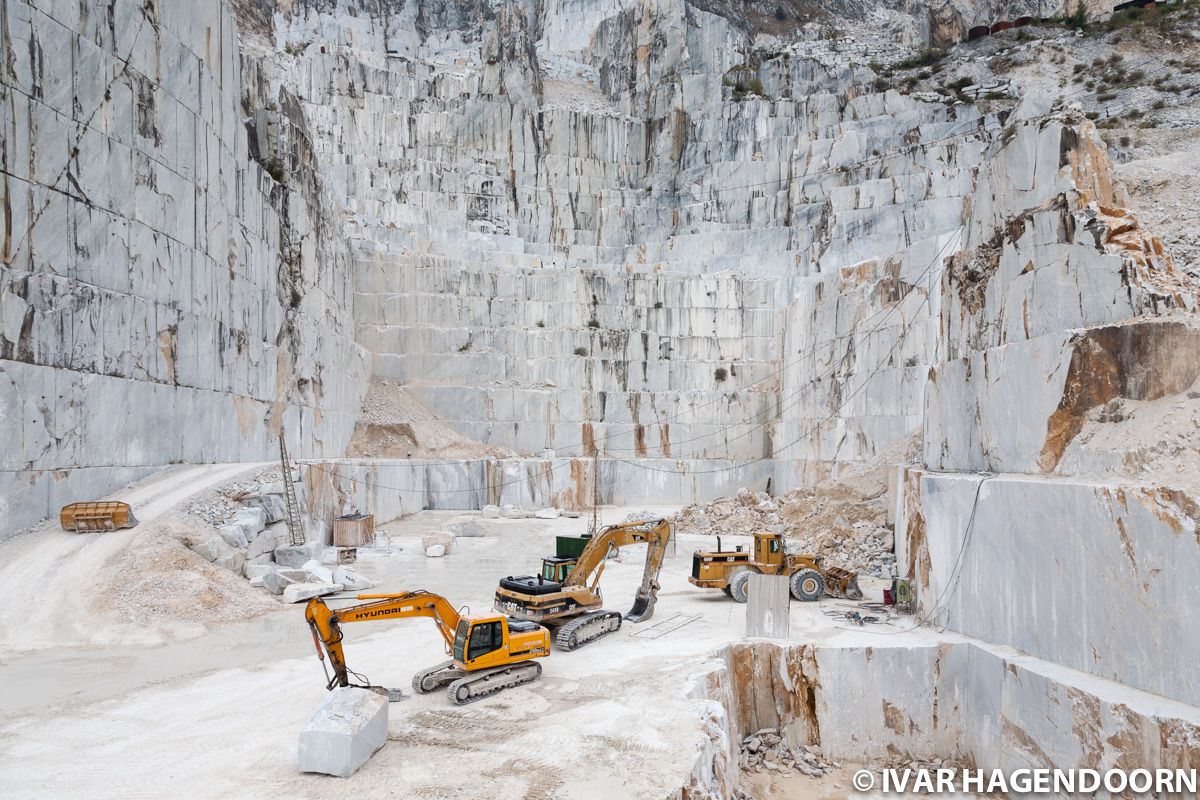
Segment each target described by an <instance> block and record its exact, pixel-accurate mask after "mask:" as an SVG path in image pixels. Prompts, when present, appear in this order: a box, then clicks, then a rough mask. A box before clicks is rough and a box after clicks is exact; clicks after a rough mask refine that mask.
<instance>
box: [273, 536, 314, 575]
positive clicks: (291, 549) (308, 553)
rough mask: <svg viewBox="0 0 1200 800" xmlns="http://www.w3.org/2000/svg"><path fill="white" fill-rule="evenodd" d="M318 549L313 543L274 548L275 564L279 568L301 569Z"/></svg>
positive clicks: (282, 545)
mask: <svg viewBox="0 0 1200 800" xmlns="http://www.w3.org/2000/svg"><path fill="white" fill-rule="evenodd" d="M318 549H319V548H318V546H317V545H316V543H315V542H308V543H307V544H300V545H293V544H281V545H279V546H277V547H276V548H275V563H277V564H279V566H281V567H293V568H297V569H298V568H302V567H303V566H304V565H305V564H306V563H307V562H309V561H311V560H312V558H313V555H314V554H316V552H317V551H318Z"/></svg>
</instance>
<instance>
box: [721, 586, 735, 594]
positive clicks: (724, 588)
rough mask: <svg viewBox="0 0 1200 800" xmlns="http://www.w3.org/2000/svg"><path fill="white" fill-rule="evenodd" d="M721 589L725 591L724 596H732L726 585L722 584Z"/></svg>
mask: <svg viewBox="0 0 1200 800" xmlns="http://www.w3.org/2000/svg"><path fill="white" fill-rule="evenodd" d="M721 591H722V592H724V593H725V596H726V597H733V592H731V591H729V587H728V586H722V587H721Z"/></svg>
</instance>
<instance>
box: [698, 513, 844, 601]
mask: <svg viewBox="0 0 1200 800" xmlns="http://www.w3.org/2000/svg"><path fill="white" fill-rule="evenodd" d="M753 572H758V573H762V574H763V575H787V576H788V577H789V578H790V580H791V587H792V597H794V598H796V599H797V600H817V599H819V598H820V597H821V595H823V594H828V595H831V596H833V597H844V598H846V599H848V600H861V599H862V596H863V594H862V590H861V589H859V588H858V575H857V574H856V573H854V572H850V571H849V570H845V569H842V568H841V567H822V566H821V559H820V558H818V557H817V556H812V555H801V554H797V553H788V552H786V549H785V548H784V541H783V536H782V535H780V534H778V533H769V532H766V531H762V532H759V533H756V534H754V552H753V554H751V553H747V552H746V551H745V550H743V549H742V548H741V547H738V548H737V549H735V550H723V549H722V548H721V537H719V536H718V537H717V549H716V550H715V551H705V550H697V551H696V552H695V553H693V554H692V574H691V575H690V576H689V577H688V583H690V584H692V585H693V586H699V587H700V588H702V589H721V590H722V591H724V592H725V594H726V595H728V596H730V597H732V598H733V599H734V600H736V601H737V602H739V603H744V602H746V585H747V583H749V581H750V574H751V573H753Z"/></svg>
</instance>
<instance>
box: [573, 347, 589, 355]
mask: <svg viewBox="0 0 1200 800" xmlns="http://www.w3.org/2000/svg"><path fill="white" fill-rule="evenodd" d="M587 354H588V352H587V348H586V347H576V348H575V355H577V356H586V355H587Z"/></svg>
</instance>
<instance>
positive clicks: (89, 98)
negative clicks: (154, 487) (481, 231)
mask: <svg viewBox="0 0 1200 800" xmlns="http://www.w3.org/2000/svg"><path fill="white" fill-rule="evenodd" d="M3 21H4V24H3V27H2V32H0V63H4V64H5V65H6V66H5V69H4V70H3V75H2V77H0V83H2V85H3V95H4V102H3V104H2V106H3V108H2V110H0V139H2V141H0V153H2V158H3V164H2V170H0V193H2V206H3V214H0V243H2V245H0V246H2V248H3V253H2V255H3V259H2V261H3V263H2V266H0V323H2V324H0V435H2V436H3V438H4V440H5V442H6V446H5V447H4V448H3V454H2V455H0V534H2V533H6V532H10V531H12V530H15V529H18V528H21V527H23V526H25V525H28V524H30V523H32V522H35V521H37V520H38V519H41V518H43V517H46V516H51V515H54V514H56V513H57V511H58V508H59V506H61V505H62V504H64V503H67V502H71V501H75V500H90V499H96V498H98V497H100V496H103V495H105V494H106V493H107V492H109V491H111V490H112V489H114V488H116V487H118V486H120V485H122V484H124V483H126V482H128V481H130V480H133V479H136V478H139V477H142V476H144V475H146V474H148V473H149V472H151V471H153V470H154V469H155V468H159V467H162V466H164V465H168V464H173V463H180V462H214V461H239V460H262V459H265V458H270V457H271V454H272V453H273V452H277V451H276V450H275V448H276V447H277V444H276V443H275V441H274V440H275V437H276V435H277V433H276V432H277V430H278V428H279V426H280V425H283V426H285V427H286V428H287V429H288V431H289V436H290V437H292V438H293V441H292V446H293V449H294V450H296V451H297V452H301V453H305V454H321V453H326V452H330V453H340V452H341V448H343V447H344V445H345V442H346V441H347V440H348V438H349V436H350V433H351V431H352V429H353V425H354V417H355V414H356V411H357V406H358V402H359V394H360V392H361V388H360V385H361V383H362V376H363V368H364V366H365V365H364V361H363V359H362V358H361V356H360V351H359V348H358V346H357V345H356V344H355V343H354V341H353V328H352V326H351V324H350V303H351V300H352V296H351V292H350V286H349V281H348V276H349V271H350V260H349V250H348V248H347V247H346V245H345V242H344V240H343V239H342V238H341V236H340V235H339V233H338V232H337V231H335V230H331V229H330V228H329V227H327V226H324V225H322V221H321V220H320V218H319V217H320V214H321V212H320V209H319V205H318V204H319V198H320V191H319V189H318V188H316V187H314V186H307V187H304V188H290V187H288V188H285V187H283V186H281V185H280V184H279V183H278V182H277V181H276V180H274V179H273V178H272V177H271V176H270V175H269V174H268V173H267V171H266V170H265V169H263V167H261V166H260V165H259V164H258V163H256V162H255V161H254V159H253V158H252V153H251V150H250V144H249V140H248V136H247V131H246V128H245V125H244V124H243V115H244V110H243V106H242V101H243V99H244V97H247V96H249V95H250V94H251V91H250V89H248V88H247V86H246V85H245V84H244V82H243V72H242V67H241V59H240V55H239V47H238V38H237V32H236V28H235V24H234V19H233V16H232V14H231V13H230V11H229V10H228V8H227V7H226V6H225V5H224V4H223V3H221V2H218V1H217V0H203V2H182V1H181V0H168V2H165V3H155V4H150V3H140V2H134V1H133V0H111V2H105V3H75V2H62V1H58V2H35V3H29V2H23V1H22V0H8V2H5V3H4V5H3Z"/></svg>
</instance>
